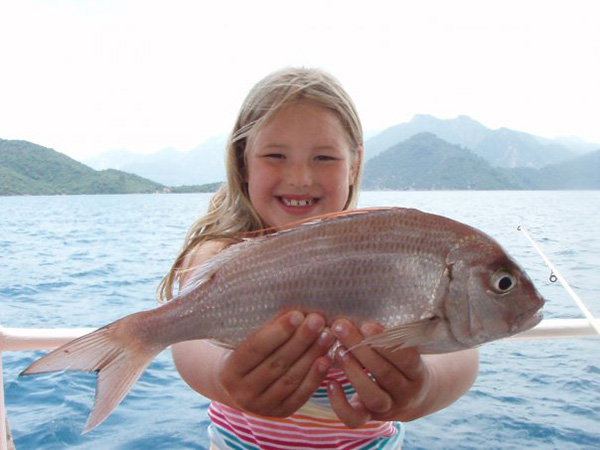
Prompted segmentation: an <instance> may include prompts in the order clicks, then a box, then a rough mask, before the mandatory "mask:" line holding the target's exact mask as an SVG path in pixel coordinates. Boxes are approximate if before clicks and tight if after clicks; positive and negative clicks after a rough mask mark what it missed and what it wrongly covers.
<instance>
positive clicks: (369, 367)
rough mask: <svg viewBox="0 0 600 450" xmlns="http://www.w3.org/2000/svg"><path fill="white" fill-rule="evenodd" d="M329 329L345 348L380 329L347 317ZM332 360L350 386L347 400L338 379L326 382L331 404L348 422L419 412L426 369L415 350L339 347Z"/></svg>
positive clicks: (425, 389)
mask: <svg viewBox="0 0 600 450" xmlns="http://www.w3.org/2000/svg"><path fill="white" fill-rule="evenodd" d="M332 331H333V333H334V335H335V337H336V338H337V339H338V340H339V341H340V342H341V343H342V344H343V346H344V347H345V348H350V347H352V346H354V345H356V344H358V343H359V342H360V341H362V339H363V337H365V336H370V335H373V334H377V333H380V332H382V331H383V329H382V328H381V326H379V325H377V324H374V323H369V324H365V325H363V326H362V327H361V329H360V330H359V329H358V328H357V327H356V326H355V325H353V324H352V323H351V322H350V321H348V320H345V319H340V320H337V321H336V322H335V323H334V324H333V326H332ZM336 362H337V363H338V364H339V366H340V367H341V368H342V369H343V370H344V372H345V374H346V377H347V378H348V380H349V381H350V383H352V385H353V386H354V389H355V390H356V394H355V395H354V396H353V397H352V398H351V399H350V401H348V400H347V399H346V396H345V395H344V392H343V390H342V388H341V386H340V385H339V384H338V383H336V382H332V383H330V384H329V386H328V390H329V399H330V402H331V405H332V407H333V409H334V411H335V412H336V414H337V415H338V417H339V418H340V420H341V421H342V422H344V423H345V424H346V425H347V426H348V427H350V428H356V427H359V426H361V425H363V424H364V423H365V422H367V421H369V420H400V421H410V420H414V419H416V418H418V417H421V416H422V415H423V414H422V410H423V402H424V400H425V398H426V394H427V392H428V390H429V387H430V382H431V373H430V370H429V368H428V366H427V365H426V364H425V363H424V361H423V359H422V358H421V356H420V354H419V353H418V352H417V351H416V350H414V349H399V350H385V349H381V348H378V349H373V348H371V347H369V346H362V347H358V348H356V349H354V350H352V351H351V352H349V351H346V350H345V349H344V348H343V347H340V349H338V351H337V352H336ZM367 371H368V372H369V373H370V374H371V376H369V374H368V373H367Z"/></svg>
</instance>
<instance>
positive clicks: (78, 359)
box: [20, 314, 162, 433]
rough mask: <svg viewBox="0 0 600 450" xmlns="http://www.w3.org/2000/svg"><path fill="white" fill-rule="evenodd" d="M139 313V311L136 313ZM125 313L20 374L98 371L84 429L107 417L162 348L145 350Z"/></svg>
mask: <svg viewBox="0 0 600 450" xmlns="http://www.w3.org/2000/svg"><path fill="white" fill-rule="evenodd" d="M134 316H135V314H134ZM131 317H132V316H128V317H125V318H124V319H121V320H118V321H116V322H113V323H112V324H109V325H107V326H105V327H103V328H100V329H98V330H96V331H94V332H92V333H90V334H87V335H85V336H82V337H80V338H77V339H75V340H73V341H71V342H68V343H67V344H65V345H63V346H62V347H60V348H57V349H56V350H54V351H52V352H50V353H48V354H47V355H45V356H43V357H41V358H40V359H38V360H37V361H35V362H34V363H33V364H31V365H30V366H29V367H28V368H27V369H25V370H24V371H23V372H21V374H20V376H24V375H34V374H38V373H47V372H56V371H61V370H75V371H81V372H89V373H94V372H95V373H96V398H95V402H94V407H93V408H92V412H91V413H90V416H89V418H88V420H87V423H86V425H85V428H84V430H83V433H87V432H88V431H90V430H92V429H93V428H95V427H96V426H98V425H99V424H100V423H101V422H102V421H104V419H106V418H107V417H108V416H109V415H110V413H111V412H112V410H113V409H115V407H116V406H117V405H118V404H119V403H120V402H121V400H123V398H124V397H125V395H127V393H128V392H129V390H130V389H131V386H132V385H133V384H134V383H135V382H136V381H137V379H138V378H139V377H140V375H141V374H142V372H144V369H145V368H146V367H147V366H148V364H149V363H150V362H151V361H152V360H153V359H154V357H155V356H156V355H157V354H158V353H159V352H160V350H162V349H160V350H158V351H152V352H149V351H145V350H143V349H142V345H140V340H139V338H137V339H136V336H133V335H132V333H130V332H128V331H129V330H128V328H132V327H126V326H124V325H127V322H126V321H127V319H130V318H131Z"/></svg>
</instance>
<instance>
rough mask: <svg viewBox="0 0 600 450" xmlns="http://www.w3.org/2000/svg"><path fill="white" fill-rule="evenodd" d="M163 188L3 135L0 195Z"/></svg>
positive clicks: (135, 190)
mask: <svg viewBox="0 0 600 450" xmlns="http://www.w3.org/2000/svg"><path fill="white" fill-rule="evenodd" d="M163 189H164V186H163V185H161V184H159V183H155V182H153V181H150V180H147V179H145V178H142V177H139V176H137V175H132V174H128V173H125V172H121V171H118V170H112V169H109V170H102V171H96V170H94V169H91V168H90V167H88V166H86V165H84V164H81V163H80V162H77V161H75V160H74V159H71V158H69V157H68V156H66V155H63V154H62V153H59V152H57V151H55V150H52V149H49V148H46V147H42V146H40V145H37V144H33V143H31V142H27V141H12V140H3V139H0V195H57V194H132V193H147V192H162V191H163Z"/></svg>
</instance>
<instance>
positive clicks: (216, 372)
mask: <svg viewBox="0 0 600 450" xmlns="http://www.w3.org/2000/svg"><path fill="white" fill-rule="evenodd" d="M224 247H225V245H224V244H223V243H221V242H217V241H210V242H207V243H205V244H204V245H202V247H201V248H200V249H199V250H198V251H197V252H195V253H194V255H193V256H192V257H191V258H189V261H186V264H185V266H186V267H196V266H197V265H199V264H201V263H202V262H203V261H206V260H207V259H208V258H210V257H211V256H213V255H214V254H216V253H218V252H219V251H220V250H222V249H223V248H224ZM185 282H186V277H185V276H183V277H182V279H181V285H184V284H185ZM333 341H334V339H333V336H332V334H331V333H330V332H329V331H326V330H325V320H324V319H323V317H321V316H320V315H317V314H308V315H306V316H305V315H304V314H302V313H300V312H299V311H290V312H288V313H285V314H283V315H282V316H280V317H278V318H276V319H275V320H273V321H272V322H271V323H269V324H267V325H265V326H264V327H263V328H261V329H260V330H259V331H258V332H257V333H255V334H254V335H253V336H251V337H249V338H248V339H246V341H244V342H243V343H242V344H241V345H240V346H239V347H238V348H237V349H236V350H234V351H230V350H225V349H223V348H221V347H217V346H215V345H213V344H210V343H209V342H207V341H187V342H180V343H177V344H174V345H173V346H172V347H171V349H172V354H173V360H174V362H175V366H176V368H177V370H178V371H179V373H180V375H181V377H182V378H183V379H184V381H185V382H186V383H188V384H189V385H190V387H192V388H193V389H194V390H196V391H197V392H199V393H200V394H202V395H203V396H205V397H208V398H210V399H212V400H216V401H219V402H221V403H224V404H226V405H228V406H231V407H233V408H236V409H240V410H243V411H246V412H252V413H255V414H261V415H268V416H276V417H285V416H289V415H291V414H293V413H294V412H295V411H296V410H297V409H298V408H300V407H301V406H302V405H303V404H304V403H305V402H306V401H307V400H308V399H309V398H310V396H311V395H312V393H313V392H314V391H315V390H316V389H317V387H318V386H319V385H320V384H321V382H322V381H323V379H324V378H325V375H326V374H327V370H328V369H329V367H330V365H331V362H330V361H329V359H328V358H327V357H326V356H324V355H326V353H327V351H328V349H329V347H330V346H331V344H332V343H333Z"/></svg>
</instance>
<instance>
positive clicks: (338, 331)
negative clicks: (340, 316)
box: [332, 321, 348, 338]
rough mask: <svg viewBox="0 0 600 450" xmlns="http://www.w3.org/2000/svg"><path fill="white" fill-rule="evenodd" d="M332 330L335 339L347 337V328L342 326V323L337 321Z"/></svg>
mask: <svg viewBox="0 0 600 450" xmlns="http://www.w3.org/2000/svg"><path fill="white" fill-rule="evenodd" d="M332 330H333V334H335V336H336V337H337V338H344V337H346V336H347V335H348V327H347V326H346V325H345V324H344V322H343V321H338V322H336V323H334V324H333V328H332Z"/></svg>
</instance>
